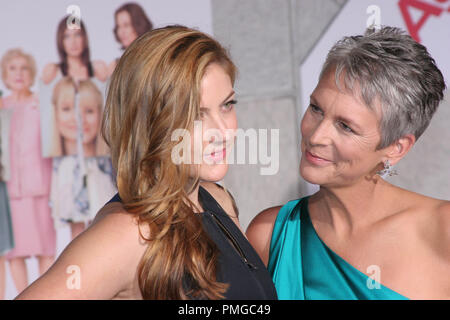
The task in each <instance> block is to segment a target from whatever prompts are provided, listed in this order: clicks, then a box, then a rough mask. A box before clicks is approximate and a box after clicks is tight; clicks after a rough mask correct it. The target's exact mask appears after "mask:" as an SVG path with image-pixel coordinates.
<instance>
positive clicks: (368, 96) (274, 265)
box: [247, 27, 450, 300]
mask: <svg viewBox="0 0 450 320" xmlns="http://www.w3.org/2000/svg"><path fill="white" fill-rule="evenodd" d="M444 89H445V82H444V79H443V76H442V74H441V72H440V71H439V69H438V68H437V67H436V64H435V62H434V60H433V58H432V57H431V56H430V55H429V54H428V52H427V50H426V48H425V47H424V46H422V45H421V44H419V43H417V42H415V41H414V40H413V39H412V38H411V37H410V36H409V35H406V34H405V33H404V32H402V31H401V30H399V29H397V28H392V27H383V28H381V29H380V30H378V31H376V30H373V29H369V30H367V32H366V33H365V35H363V36H353V37H345V38H343V39H342V40H341V41H339V42H337V43H336V44H335V45H334V46H333V48H332V49H331V50H330V52H329V53H328V56H327V59H326V61H325V64H324V66H323V68H322V72H321V74H320V77H319V83H318V84H317V86H316V88H315V89H314V91H313V93H312V94H311V98H310V99H311V100H310V101H311V102H310V105H309V107H308V110H307V111H306V112H305V115H304V116H303V119H302V122H301V133H302V143H301V151H302V157H301V162H300V173H301V175H302V177H303V178H304V179H305V180H306V181H308V182H310V183H313V184H317V185H319V186H320V189H319V191H318V192H316V193H315V194H313V195H311V196H307V197H303V198H301V199H299V200H294V201H290V202H288V203H287V204H285V205H284V206H279V207H273V208H269V209H266V210H264V211H263V212H261V213H260V214H259V215H258V216H257V217H256V218H255V219H254V220H253V221H252V223H251V224H250V226H249V228H248V230H247V236H248V238H249V240H250V242H251V243H252V244H253V246H254V247H255V249H256V250H257V251H258V253H259V254H260V256H261V257H262V259H263V261H264V262H265V263H266V265H267V266H268V269H269V271H270V273H271V274H272V279H273V281H274V283H275V286H276V289H277V292H278V297H279V298H280V299H383V300H384V299H407V298H409V299H449V298H450V278H449V277H448V275H449V274H450V252H449V244H450V202H449V201H444V200H438V199H433V198H430V197H426V196H423V195H420V194H417V193H414V192H411V191H408V190H404V189H401V188H399V187H397V186H394V185H392V184H390V183H388V182H387V181H385V180H384V179H383V176H385V175H393V174H396V173H395V170H393V168H392V166H393V165H395V164H396V163H398V162H399V161H400V160H401V159H402V158H403V157H404V156H405V155H406V154H407V153H408V151H409V150H410V149H411V148H412V147H413V145H414V144H415V142H416V141H417V139H418V138H419V137H420V136H421V135H422V133H423V132H424V130H425V129H426V127H427V126H428V124H429V123H430V120H431V117H432V116H433V114H434V113H435V111H436V109H437V107H438V105H439V103H440V101H441V100H442V99H443V91H444Z"/></svg>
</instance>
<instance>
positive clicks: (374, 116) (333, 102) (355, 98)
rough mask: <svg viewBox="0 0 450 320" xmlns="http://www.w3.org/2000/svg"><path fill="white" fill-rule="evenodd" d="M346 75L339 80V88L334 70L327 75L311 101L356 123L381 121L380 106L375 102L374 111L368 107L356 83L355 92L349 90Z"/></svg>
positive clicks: (317, 87) (315, 90)
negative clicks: (345, 82) (345, 81)
mask: <svg viewBox="0 0 450 320" xmlns="http://www.w3.org/2000/svg"><path fill="white" fill-rule="evenodd" d="M343 77H344V73H341V76H340V79H339V88H338V86H337V85H336V79H335V73H334V70H332V71H329V72H327V73H325V74H324V75H323V77H322V79H320V81H319V83H318V84H317V86H316V88H315V89H314V91H313V93H312V94H311V100H312V101H313V102H315V103H316V104H318V106H319V107H321V108H324V109H326V110H325V111H329V112H333V113H334V114H336V115H338V116H340V117H345V118H348V119H351V120H353V121H355V122H362V123H367V122H375V123H376V124H377V123H378V121H379V119H380V114H381V113H380V110H381V108H380V106H379V105H378V103H377V101H375V102H374V105H375V107H374V109H373V108H371V107H369V106H367V105H366V104H365V103H364V102H363V100H362V98H361V97H360V95H359V86H358V84H357V83H355V85H354V88H353V90H350V89H347V88H346V86H345V84H344V79H343Z"/></svg>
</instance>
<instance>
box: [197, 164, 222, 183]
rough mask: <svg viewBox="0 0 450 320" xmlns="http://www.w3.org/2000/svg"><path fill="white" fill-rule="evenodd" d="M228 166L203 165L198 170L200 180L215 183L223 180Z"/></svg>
mask: <svg viewBox="0 0 450 320" xmlns="http://www.w3.org/2000/svg"><path fill="white" fill-rule="evenodd" d="M227 171H228V164H226V163H224V164H209V165H208V164H203V165H202V167H201V169H200V180H202V181H209V182H216V181H220V180H222V179H223V178H225V176H226V174H227Z"/></svg>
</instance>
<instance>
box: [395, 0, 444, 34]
mask: <svg viewBox="0 0 450 320" xmlns="http://www.w3.org/2000/svg"><path fill="white" fill-rule="evenodd" d="M445 1H447V0H445ZM445 1H442V0H438V2H445ZM398 6H399V7H400V11H401V13H402V16H403V19H404V20H405V23H406V27H407V28H408V31H409V34H410V35H411V37H413V38H414V40H416V41H417V42H420V37H419V30H420V28H422V26H423V25H424V23H425V21H426V20H427V19H428V17H429V16H430V15H433V16H439V15H440V14H441V13H442V11H443V9H441V8H438V7H435V6H433V5H430V4H428V3H425V2H422V1H418V0H400V1H399V2H398ZM410 6H411V7H414V8H416V9H419V10H422V11H423V12H424V13H423V15H422V16H421V17H420V19H419V21H418V22H417V23H415V24H414V23H413V21H412V19H411V15H410V14H409V10H408V7H410ZM449 10H450V9H449Z"/></svg>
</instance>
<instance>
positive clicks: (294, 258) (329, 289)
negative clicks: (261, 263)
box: [267, 197, 407, 300]
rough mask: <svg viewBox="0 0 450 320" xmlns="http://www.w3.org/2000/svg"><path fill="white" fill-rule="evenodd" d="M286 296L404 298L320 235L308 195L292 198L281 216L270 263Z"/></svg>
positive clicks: (273, 275) (275, 277) (368, 298)
mask: <svg viewBox="0 0 450 320" xmlns="http://www.w3.org/2000/svg"><path fill="white" fill-rule="evenodd" d="M267 268H268V270H269V272H270V274H271V275H272V280H273V282H274V284H275V287H276V289H277V293H278V298H279V299H284V300H304V299H314V300H328V299H337V300H352V299H363V300H372V299H373V300H391V299H394V300H403V299H407V298H406V297H404V296H402V295H400V294H398V293H397V292H395V291H393V290H391V289H389V288H387V287H385V286H383V285H382V284H380V283H378V282H375V281H374V280H373V279H371V278H370V277H368V276H367V275H365V274H364V273H362V272H360V271H359V270H358V269H356V268H354V267H353V266H352V265H350V264H349V263H347V262H346V261H345V260H344V259H342V258H341V257H339V256H338V255H337V254H336V253H335V252H333V251H332V250H331V249H330V248H328V246H327V245H326V244H325V243H324V242H323V241H322V240H321V239H320V237H319V236H318V234H317V233H316V231H315V229H314V226H313V224H312V222H311V219H310V217H309V212H308V197H305V198H302V199H299V200H294V201H290V202H288V203H287V204H286V205H284V206H283V207H282V208H281V209H280V211H279V213H278V216H277V219H276V221H275V225H274V228H273V232H272V239H271V243H270V254H269V263H268V266H267Z"/></svg>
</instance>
